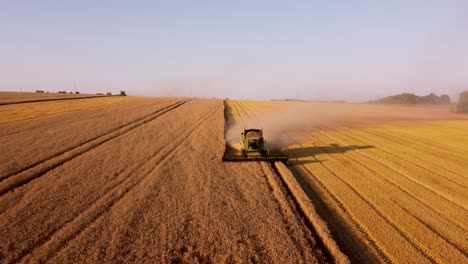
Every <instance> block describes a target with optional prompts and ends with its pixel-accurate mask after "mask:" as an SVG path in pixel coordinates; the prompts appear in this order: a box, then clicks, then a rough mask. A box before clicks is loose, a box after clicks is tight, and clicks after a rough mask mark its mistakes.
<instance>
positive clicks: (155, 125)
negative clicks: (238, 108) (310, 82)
mask: <svg viewBox="0 0 468 264" xmlns="http://www.w3.org/2000/svg"><path fill="white" fill-rule="evenodd" d="M100 100H101V101H100ZM63 102H70V104H65V105H64V104H62V103H63ZM36 103H39V104H41V105H40V106H38V108H37V109H40V110H41V113H40V114H37V112H36V111H31V110H30V109H28V108H27V107H25V105H26V104H28V105H30V106H31V105H33V104H36ZM26 104H21V103H20V104H15V105H14V106H15V107H16V108H10V107H12V106H13V105H2V106H0V112H2V113H3V118H4V119H3V120H4V122H0V146H1V152H0V262H2V263H38V262H51V263H70V262H94V263H102V262H114V263H122V262H132V263H155V262H163V263H173V262H176V263H180V262H183V263H187V262H188V263H198V262H204V263H238V262H241V263H259V262H260V263H327V262H332V261H333V260H337V259H338V258H335V255H334V253H333V252H332V253H331V252H330V251H329V247H327V246H326V245H324V243H323V242H322V241H321V239H320V237H321V236H319V235H318V234H317V233H316V231H315V229H314V228H313V227H311V225H310V223H309V222H308V221H307V219H306V217H304V214H303V213H301V210H300V209H299V208H298V204H297V202H296V199H294V197H293V195H292V194H291V193H290V191H288V188H287V187H286V186H285V184H284V182H283V179H282V178H281V177H280V175H279V174H278V172H277V171H276V169H275V166H272V164H269V163H260V162H254V163H251V162H249V163H222V162H221V157H222V155H223V152H224V148H225V111H224V104H223V101H222V100H188V99H184V98H132V97H118V98H115V97H106V98H98V99H96V98H92V99H79V100H73V104H71V101H67V100H64V101H47V102H35V103H26ZM96 104H97V105H96ZM70 105H72V106H73V107H72V109H70V108H69V107H70ZM12 112H14V113H15V114H14V115H13V114H11V115H8V113H12ZM12 116H14V118H12ZM280 169H284V167H280ZM335 253H336V252H335ZM344 261H346V259H344Z"/></svg>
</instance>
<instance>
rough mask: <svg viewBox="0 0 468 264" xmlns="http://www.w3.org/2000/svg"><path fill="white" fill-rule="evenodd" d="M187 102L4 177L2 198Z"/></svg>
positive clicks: (157, 112)
mask: <svg viewBox="0 0 468 264" xmlns="http://www.w3.org/2000/svg"><path fill="white" fill-rule="evenodd" d="M186 102H187V101H179V102H176V103H174V104H171V105H169V106H166V107H163V108H161V109H158V110H157V111H155V112H153V113H151V114H149V115H147V116H145V117H142V118H139V119H137V120H135V121H133V122H130V123H127V124H125V125H122V126H119V127H116V128H113V129H111V130H110V131H108V132H106V133H105V134H102V135H99V136H96V137H94V138H92V139H89V140H87V141H85V142H82V143H80V144H78V145H75V146H72V147H70V148H67V149H66V150H64V151H61V152H59V153H57V154H55V155H54V156H52V157H48V158H46V159H43V160H40V161H38V162H35V163H33V164H31V165H29V166H27V167H25V168H22V169H20V170H18V171H16V172H15V173H12V174H9V175H6V176H3V177H2V178H1V180H0V196H2V195H4V194H5V193H7V192H9V191H12V190H14V189H16V188H18V187H20V186H22V185H24V184H27V183H28V182H30V181H32V180H34V179H36V178H38V177H41V176H42V175H44V174H46V173H47V172H49V171H51V170H53V169H55V168H57V167H59V166H61V165H63V164H64V163H65V162H68V161H70V160H72V159H74V158H76V157H78V156H80V155H82V154H84V153H86V152H88V151H90V150H92V149H94V148H96V147H98V146H100V145H102V144H104V143H106V142H108V141H110V140H112V139H115V138H117V137H119V136H122V135H124V134H126V133H128V132H130V131H132V130H134V129H136V128H138V127H140V126H142V125H144V124H146V123H148V122H150V121H153V120H154V119H156V118H158V117H160V116H162V115H164V114H166V113H168V112H170V111H172V110H174V109H176V108H178V107H180V106H181V105H183V104H185V103H186Z"/></svg>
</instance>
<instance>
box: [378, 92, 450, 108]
mask: <svg viewBox="0 0 468 264" xmlns="http://www.w3.org/2000/svg"><path fill="white" fill-rule="evenodd" d="M370 102H371V103H381V104H438V105H445V104H451V103H452V100H451V99H450V96H448V95H446V94H443V95H441V96H437V95H435V94H433V93H431V94H429V95H426V96H417V95H415V94H412V93H402V94H397V95H392V96H388V97H384V98H381V99H378V100H375V101H370Z"/></svg>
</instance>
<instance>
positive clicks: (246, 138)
mask: <svg viewBox="0 0 468 264" xmlns="http://www.w3.org/2000/svg"><path fill="white" fill-rule="evenodd" d="M241 135H242V142H241V144H242V149H241V153H240V154H239V153H235V154H232V153H229V151H226V153H225V154H224V156H223V161H281V162H283V163H285V164H287V163H288V157H287V156H284V155H272V154H271V153H270V149H269V148H268V145H267V142H266V140H265V138H264V137H263V130H262V129H257V128H252V129H244V132H242V133H241Z"/></svg>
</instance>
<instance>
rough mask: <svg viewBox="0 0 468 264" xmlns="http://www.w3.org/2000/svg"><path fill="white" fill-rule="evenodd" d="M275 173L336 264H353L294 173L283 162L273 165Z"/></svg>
mask: <svg viewBox="0 0 468 264" xmlns="http://www.w3.org/2000/svg"><path fill="white" fill-rule="evenodd" d="M272 167H273V170H274V172H275V173H276V174H277V175H278V176H279V178H280V179H281V180H282V182H283V183H284V185H285V186H286V188H287V190H288V191H289V192H290V194H291V197H292V198H293V200H294V201H295V202H296V203H297V205H298V209H299V210H298V211H300V212H299V213H300V214H301V215H302V216H304V218H305V220H307V222H308V223H310V225H311V226H312V227H313V231H315V232H314V233H316V234H317V236H318V237H319V238H320V239H321V242H322V243H323V245H324V247H325V248H326V249H327V250H328V252H329V254H330V255H331V256H332V258H333V259H334V260H335V262H336V263H340V264H345V263H351V262H350V260H349V258H348V257H347V256H346V255H345V254H344V253H343V252H341V250H340V248H339V246H338V244H337V243H336V241H335V240H334V238H333V236H332V235H331V232H330V230H329V229H328V226H327V223H326V222H325V221H324V220H323V219H322V218H321V217H320V215H319V214H318V213H317V211H316V210H315V206H314V205H313V203H312V202H311V201H310V199H309V198H308V196H307V194H306V193H305V192H304V190H303V189H302V187H301V186H300V185H299V183H298V182H297V180H296V178H295V177H294V175H293V174H292V172H291V171H290V170H289V169H288V168H287V167H286V165H284V164H283V163H281V162H278V161H277V162H274V163H272ZM317 242H319V241H317Z"/></svg>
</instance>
